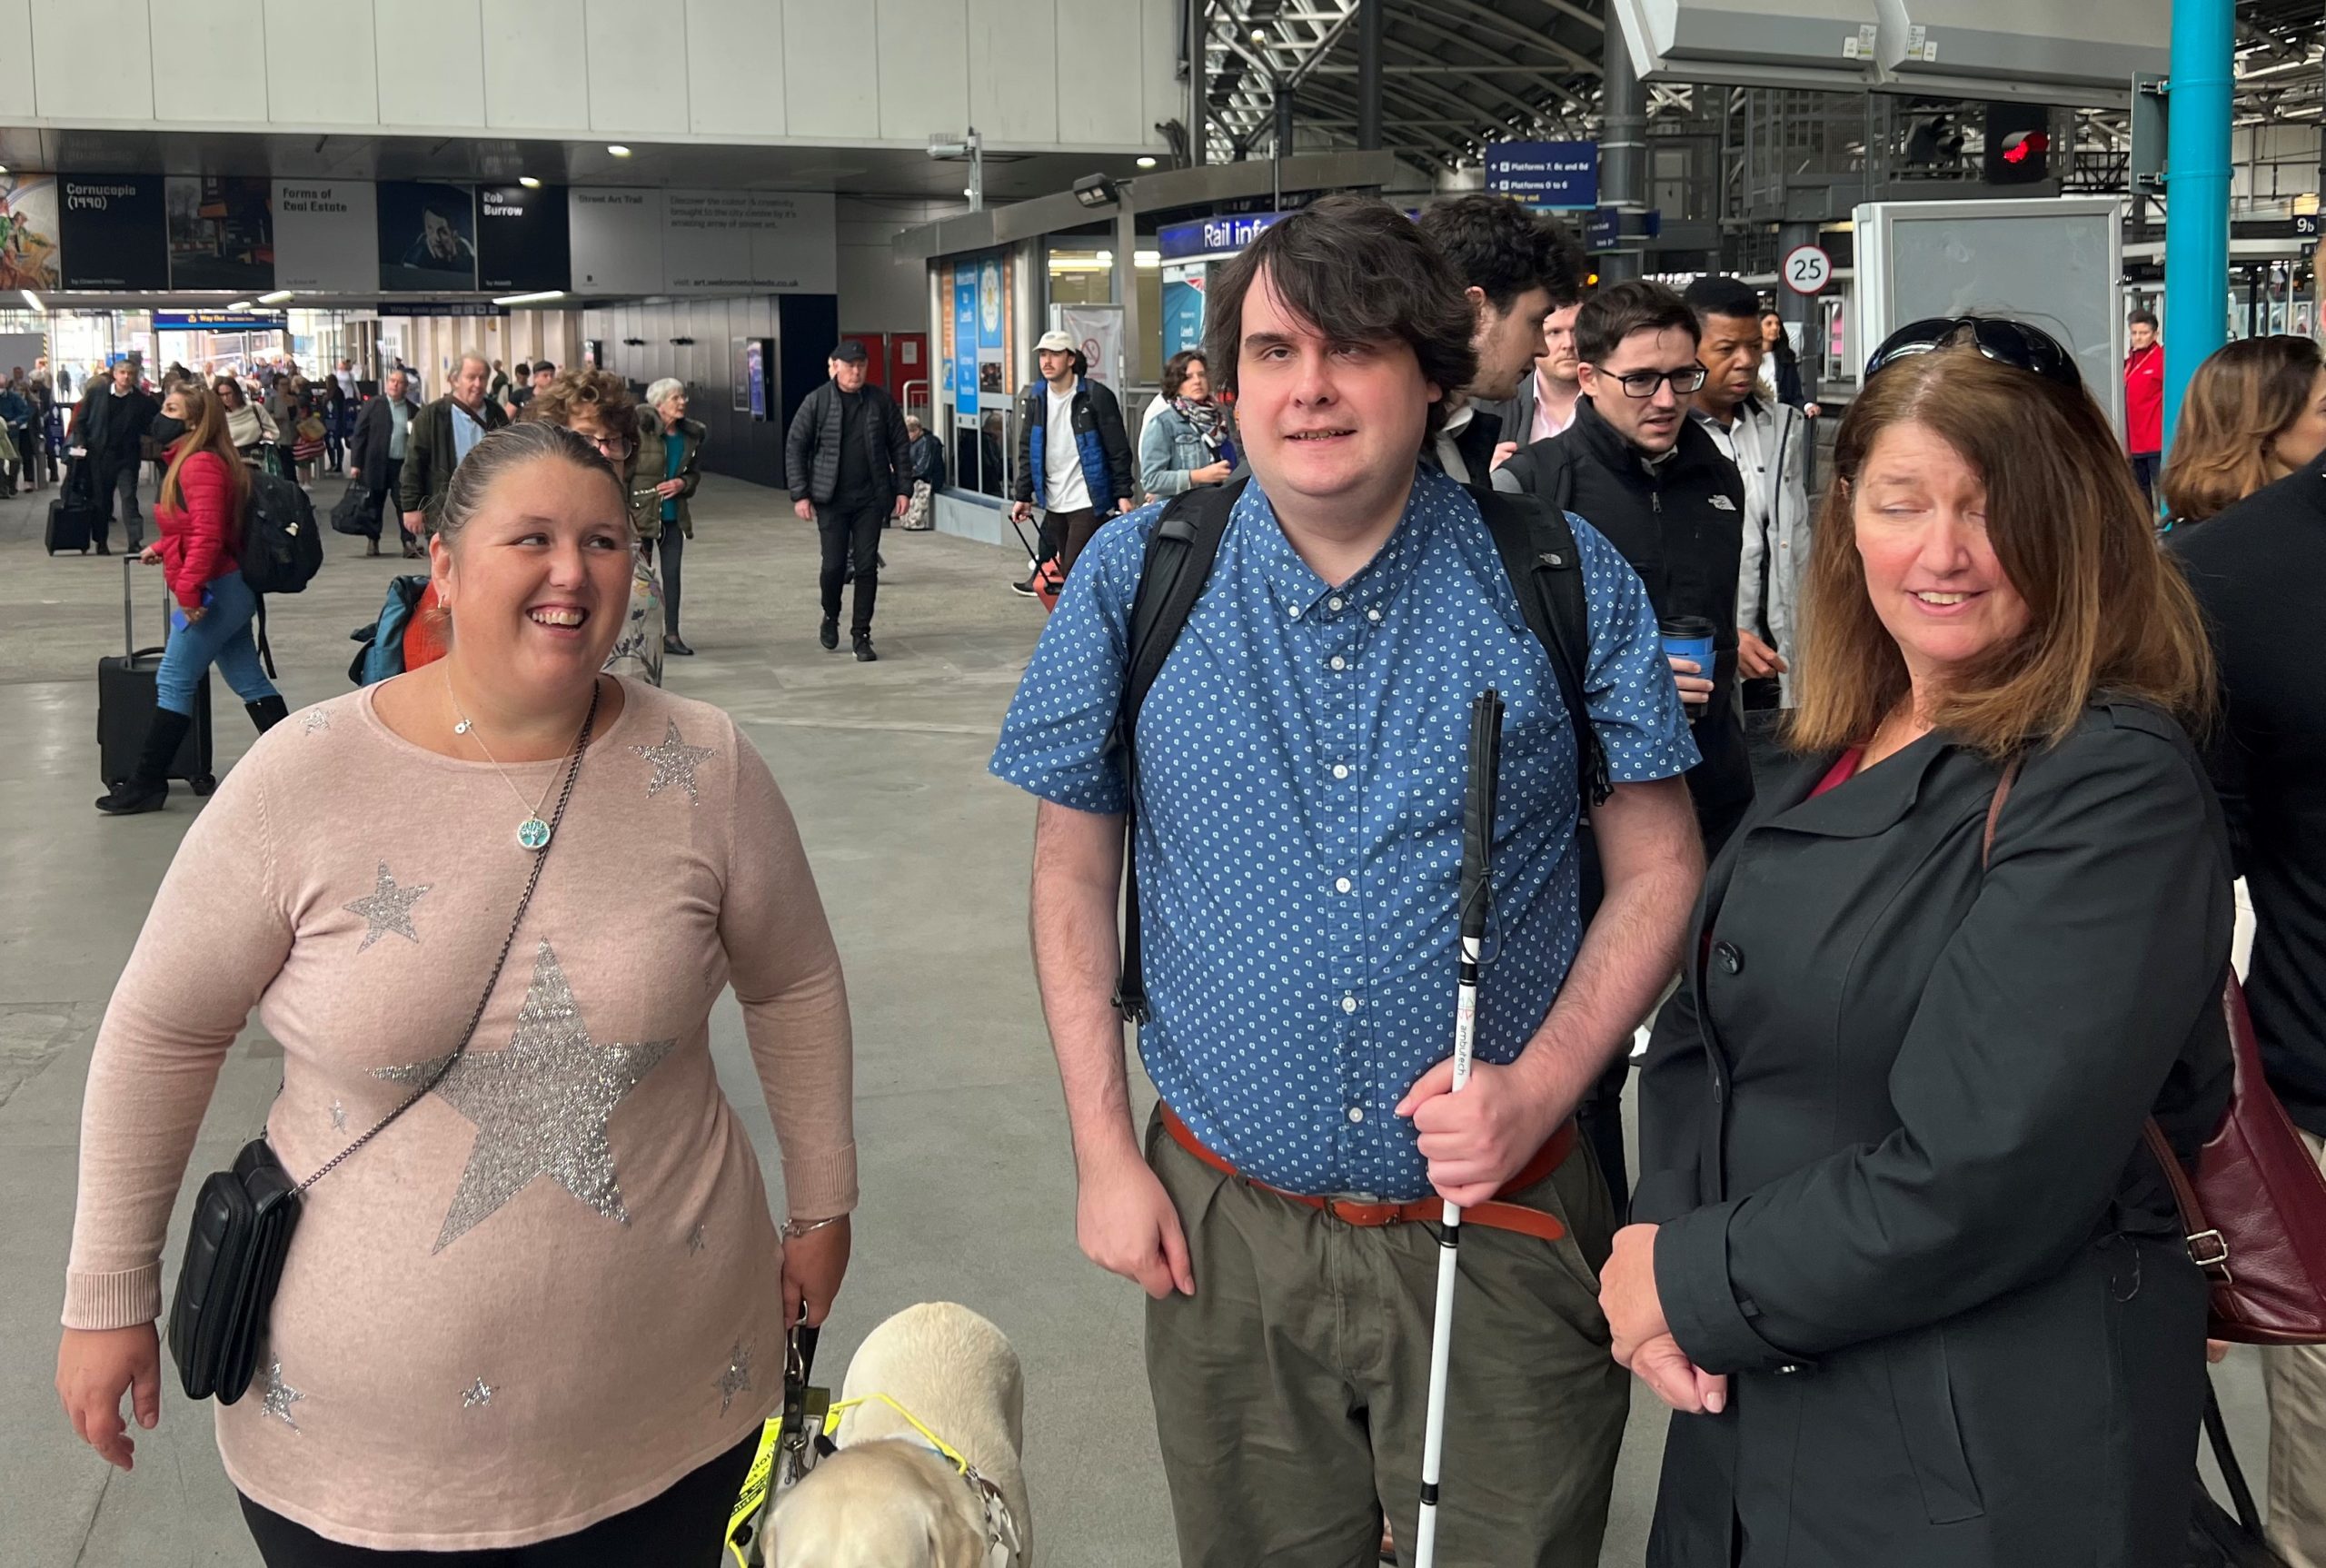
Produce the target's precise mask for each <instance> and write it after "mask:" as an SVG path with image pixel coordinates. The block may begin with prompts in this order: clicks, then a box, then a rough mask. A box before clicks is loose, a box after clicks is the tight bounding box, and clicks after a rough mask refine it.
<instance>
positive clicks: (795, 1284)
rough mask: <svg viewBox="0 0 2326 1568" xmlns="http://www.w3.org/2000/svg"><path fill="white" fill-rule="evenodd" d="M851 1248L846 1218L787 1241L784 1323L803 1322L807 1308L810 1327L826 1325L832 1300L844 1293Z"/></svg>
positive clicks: (784, 1278)
mask: <svg viewBox="0 0 2326 1568" xmlns="http://www.w3.org/2000/svg"><path fill="white" fill-rule="evenodd" d="M849 1248H850V1235H849V1223H848V1221H847V1220H846V1219H844V1218H843V1219H839V1220H835V1221H834V1222H833V1223H831V1224H830V1225H828V1226H822V1227H821V1228H820V1229H817V1230H811V1231H810V1232H809V1233H808V1234H807V1235H806V1236H793V1237H791V1238H790V1239H789V1240H787V1241H785V1242H784V1244H783V1321H784V1322H786V1323H797V1322H799V1321H800V1307H801V1306H802V1305H805V1306H806V1308H807V1309H808V1326H809V1327H810V1328H820V1327H822V1326H823V1322H824V1319H825V1318H826V1317H828V1316H830V1314H831V1310H832V1297H834V1296H836V1295H839V1294H840V1280H841V1278H842V1277H843V1276H844V1275H846V1274H847V1273H848V1254H849Z"/></svg>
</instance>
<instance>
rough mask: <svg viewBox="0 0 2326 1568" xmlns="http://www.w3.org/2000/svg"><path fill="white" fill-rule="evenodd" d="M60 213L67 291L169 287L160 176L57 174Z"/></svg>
mask: <svg viewBox="0 0 2326 1568" xmlns="http://www.w3.org/2000/svg"><path fill="white" fill-rule="evenodd" d="M56 214H57V234H56V237H57V243H58V244H59V246H60V247H61V248H62V250H63V252H64V271H65V284H64V286H65V288H67V289H166V288H168V287H169V286H170V247H169V223H168V221H167V219H166V218H165V217H164V213H163V203H162V177H161V176H160V175H159V174H97V175H91V176H83V175H78V174H63V175H59V176H58V178H57V182H56Z"/></svg>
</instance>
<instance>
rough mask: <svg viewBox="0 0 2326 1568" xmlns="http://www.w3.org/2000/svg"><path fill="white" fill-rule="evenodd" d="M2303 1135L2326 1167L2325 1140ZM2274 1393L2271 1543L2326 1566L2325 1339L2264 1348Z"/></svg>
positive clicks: (2292, 1559) (2304, 1563)
mask: <svg viewBox="0 0 2326 1568" xmlns="http://www.w3.org/2000/svg"><path fill="white" fill-rule="evenodd" d="M2301 1141H2302V1142H2303V1143H2304V1144H2307V1145H2308V1146H2309V1147H2310V1152H2311V1154H2312V1155H2314V1156H2318V1158H2319V1163H2320V1165H2321V1167H2326V1140H2321V1139H2319V1138H2317V1137H2314V1136H2311V1134H2309V1133H2306V1132H2305V1133H2303V1134H2302V1135H2301ZM2261 1362H2262V1374H2263V1381H2264V1384H2265V1385H2266V1386H2267V1388H2268V1389H2269V1394H2270V1528H2269V1536H2270V1544H2271V1546H2273V1547H2275V1548H2276V1549H2277V1553H2278V1555H2279V1556H2281V1557H2282V1558H2284V1559H2285V1560H2286V1563H2287V1564H2288V1568H2326V1345H2285V1346H2282V1347H2280V1348H2276V1349H2271V1350H2265V1351H2263V1352H2262V1353H2261Z"/></svg>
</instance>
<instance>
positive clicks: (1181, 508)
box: [1108, 480, 1247, 1024]
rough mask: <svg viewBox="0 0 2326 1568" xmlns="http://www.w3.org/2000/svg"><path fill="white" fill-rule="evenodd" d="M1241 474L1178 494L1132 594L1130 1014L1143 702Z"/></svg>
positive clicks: (1137, 1001)
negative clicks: (1230, 480) (1228, 480)
mask: <svg viewBox="0 0 2326 1568" xmlns="http://www.w3.org/2000/svg"><path fill="white" fill-rule="evenodd" d="M1246 482H1247V481H1244V480H1237V481H1233V482H1231V483H1228V484H1225V485H1217V484H1207V485H1198V487H1197V488H1195V489H1194V490H1189V491H1181V492H1180V493H1179V494H1178V495H1176V496H1173V497H1172V498H1171V500H1170V501H1169V503H1168V504H1167V505H1166V506H1165V507H1164V508H1163V515H1162V516H1161V517H1159V518H1158V519H1156V520H1155V528H1154V531H1152V532H1150V533H1148V536H1147V555H1146V558H1145V560H1144V561H1142V562H1141V563H1140V566H1139V571H1138V594H1137V595H1136V596H1135V597H1134V598H1133V599H1132V600H1131V607H1130V641H1129V645H1128V650H1127V657H1126V659H1125V660H1124V672H1123V695H1122V704H1121V706H1120V707H1119V708H1118V710H1116V716H1115V732H1114V734H1113V735H1112V736H1111V737H1110V738H1109V741H1108V744H1109V745H1110V746H1111V747H1113V748H1115V749H1118V750H1119V751H1120V752H1121V754H1122V761H1123V957H1122V972H1121V977H1120V978H1119V979H1118V980H1117V982H1116V985H1115V1007H1116V1010H1117V1011H1118V1012H1119V1013H1121V1014H1122V1016H1123V1017H1124V1019H1125V1021H1127V1022H1129V1023H1133V1024H1143V1023H1145V1022H1147V1019H1148V1005H1147V969H1146V965H1145V964H1144V962H1143V961H1142V959H1141V956H1140V952H1139V932H1138V745H1137V742H1136V736H1137V734H1138V710H1139V709H1140V707H1141V706H1142V705H1143V704H1145V702H1146V701H1147V694H1148V691H1149V690H1152V689H1153V687H1154V685H1155V678H1156V677H1157V676H1158V675H1159V674H1161V673H1162V670H1163V661H1164V660H1167V659H1168V658H1170V657H1171V648H1172V645H1173V644H1174V643H1176V642H1178V640H1179V633H1180V632H1181V631H1182V630H1185V629H1186V627H1187V624H1188V616H1190V615H1192V614H1194V613H1195V608H1196V600H1198V599H1200V598H1202V597H1203V588H1204V584H1205V583H1207V582H1208V581H1211V563H1212V562H1213V561H1214V560H1216V559H1217V558H1218V554H1219V541H1220V540H1221V539H1223V538H1224V537H1226V535H1227V533H1228V519H1229V518H1230V517H1232V516H1233V515H1234V514H1235V511H1236V501H1237V498H1238V497H1239V496H1241V495H1242V494H1243V493H1244V486H1245V484H1246Z"/></svg>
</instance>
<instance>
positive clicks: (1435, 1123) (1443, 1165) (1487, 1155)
mask: <svg viewBox="0 0 2326 1568" xmlns="http://www.w3.org/2000/svg"><path fill="white" fill-rule="evenodd" d="M1453 1090H1454V1063H1453V1059H1452V1058H1451V1057H1448V1058H1447V1059H1446V1060H1445V1061H1442V1062H1440V1063H1438V1064H1437V1065H1436V1067H1432V1068H1430V1069H1429V1071H1427V1072H1426V1073H1424V1074H1423V1075H1422V1076H1421V1077H1420V1078H1419V1079H1418V1080H1416V1082H1415V1084H1414V1087H1412V1088H1410V1089H1407V1091H1406V1097H1405V1098H1404V1099H1402V1100H1400V1101H1398V1102H1397V1115H1399V1116H1408V1117H1411V1118H1412V1120H1413V1124H1414V1130H1415V1131H1416V1133H1419V1134H1420V1135H1421V1136H1420V1139H1419V1146H1420V1149H1421V1154H1422V1157H1423V1158H1424V1159H1426V1160H1427V1161H1428V1162H1429V1185H1430V1186H1434V1187H1436V1189H1437V1196H1440V1197H1442V1198H1444V1199H1445V1200H1446V1202H1447V1203H1453V1204H1460V1205H1462V1206H1464V1207H1465V1208H1466V1207H1468V1206H1471V1205H1472V1204H1481V1203H1484V1202H1486V1200H1487V1199H1488V1198H1491V1197H1492V1196H1494V1195H1495V1194H1496V1193H1497V1192H1500V1191H1501V1190H1502V1188H1503V1184H1504V1183H1506V1182H1507V1181H1509V1180H1510V1178H1511V1177H1512V1176H1516V1175H1517V1174H1518V1172H1519V1171H1520V1170H1521V1169H1522V1168H1523V1167H1524V1166H1526V1162H1527V1161H1528V1160H1530V1159H1532V1158H1534V1157H1535V1153H1536V1150H1538V1149H1540V1148H1541V1147H1542V1146H1543V1145H1544V1143H1545V1142H1546V1140H1547V1139H1548V1138H1549V1137H1550V1136H1551V1132H1552V1130H1553V1129H1554V1128H1556V1126H1558V1125H1559V1123H1561V1122H1563V1121H1565V1120H1566V1117H1567V1115H1568V1113H1569V1112H1570V1111H1572V1110H1573V1109H1574V1108H1575V1107H1573V1106H1571V1105H1546V1104H1545V1103H1544V1102H1543V1097H1542V1096H1541V1094H1540V1093H1539V1092H1538V1091H1537V1090H1536V1087H1535V1086H1534V1084H1533V1082H1532V1080H1531V1079H1530V1078H1529V1077H1528V1076H1527V1075H1526V1074H1525V1073H1523V1072H1521V1071H1519V1070H1518V1069H1516V1068H1514V1067H1496V1066H1495V1065H1494V1064H1493V1063H1491V1062H1474V1063H1472V1064H1471V1067H1470V1081H1469V1083H1468V1084H1466V1085H1465V1086H1464V1087H1463V1089H1462V1092H1461V1093H1460V1094H1458V1095H1457V1094H1456V1093H1454V1092H1453Z"/></svg>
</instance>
